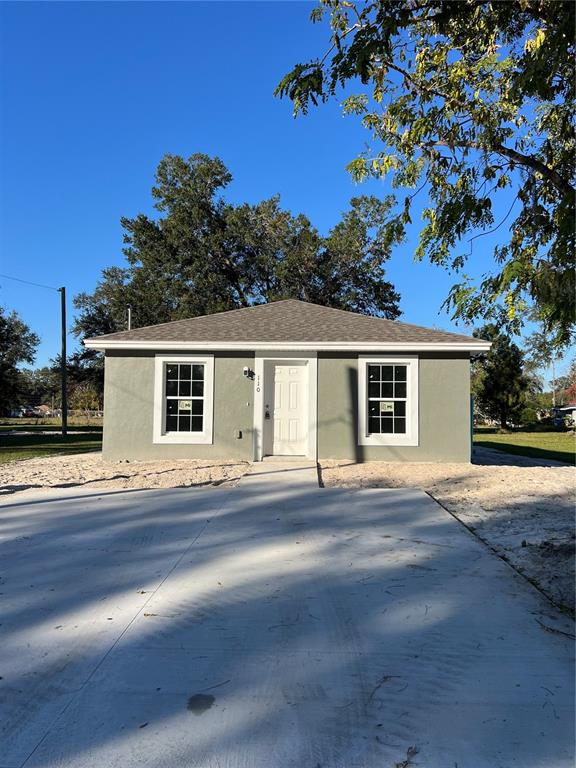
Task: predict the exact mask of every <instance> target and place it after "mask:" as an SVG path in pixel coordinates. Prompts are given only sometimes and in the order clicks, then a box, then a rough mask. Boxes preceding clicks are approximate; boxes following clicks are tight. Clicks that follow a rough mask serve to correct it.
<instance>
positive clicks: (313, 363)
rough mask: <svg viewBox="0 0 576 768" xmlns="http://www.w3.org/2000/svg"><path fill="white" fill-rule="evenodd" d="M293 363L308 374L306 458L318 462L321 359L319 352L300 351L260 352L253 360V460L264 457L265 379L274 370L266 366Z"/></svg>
mask: <svg viewBox="0 0 576 768" xmlns="http://www.w3.org/2000/svg"><path fill="white" fill-rule="evenodd" d="M290 360H292V361H294V362H299V363H304V365H305V367H306V370H307V371H308V380H307V385H308V441H307V451H306V458H307V459H311V460H313V461H316V459H317V456H318V450H317V413H318V357H317V354H316V352H311V351H310V350H306V351H305V352H302V353H301V354H299V353H298V350H295V351H294V352H290V353H288V354H286V353H284V352H277V351H275V350H273V349H271V350H263V351H261V352H260V351H257V352H256V353H255V357H254V430H253V434H254V450H253V456H254V461H262V458H263V454H264V423H265V420H264V405H265V403H264V391H265V384H268V383H269V382H266V381H265V376H266V373H267V372H268V371H273V370H274V368H273V367H272V366H271V365H266V363H276V362H277V363H284V362H289V361H290Z"/></svg>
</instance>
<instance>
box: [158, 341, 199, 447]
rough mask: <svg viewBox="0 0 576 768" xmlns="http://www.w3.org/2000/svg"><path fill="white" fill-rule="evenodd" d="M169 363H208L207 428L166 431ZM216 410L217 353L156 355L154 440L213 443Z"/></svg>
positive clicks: (160, 441) (171, 442) (177, 442)
mask: <svg viewBox="0 0 576 768" xmlns="http://www.w3.org/2000/svg"><path fill="white" fill-rule="evenodd" d="M169 363H189V364H194V363H202V364H203V365H204V431H203V432H170V433H168V434H167V433H166V428H165V425H166V408H165V395H166V377H165V375H164V369H165V366H166V365H167V364H169ZM213 414H214V355H202V356H201V357H199V356H197V355H194V356H192V355H156V358H155V363H154V431H153V434H154V437H153V442H154V443H168V444H181V443H186V444H188V445H206V444H211V443H212V434H213Z"/></svg>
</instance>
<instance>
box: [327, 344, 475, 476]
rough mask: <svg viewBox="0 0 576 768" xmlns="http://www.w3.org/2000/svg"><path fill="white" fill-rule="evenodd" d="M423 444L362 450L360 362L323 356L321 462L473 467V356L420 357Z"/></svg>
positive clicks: (330, 354) (443, 355)
mask: <svg viewBox="0 0 576 768" xmlns="http://www.w3.org/2000/svg"><path fill="white" fill-rule="evenodd" d="M419 425H420V428H419V444H418V445H417V446H373V445H370V446H365V445H364V446H360V445H358V439H357V436H358V356H357V355H353V354H351V355H348V356H346V355H345V354H344V353H341V352H340V353H337V354H332V353H321V354H319V356H318V458H319V459H351V460H353V461H358V462H360V461H371V460H372V461H374V460H377V461H434V462H441V461H451V462H469V461H470V453H471V440H470V360H469V357H468V354H467V353H461V354H460V353H451V354H449V355H447V354H444V353H440V352H438V353H434V354H431V353H419Z"/></svg>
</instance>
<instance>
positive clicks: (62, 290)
mask: <svg viewBox="0 0 576 768" xmlns="http://www.w3.org/2000/svg"><path fill="white" fill-rule="evenodd" d="M58 292H59V293H60V310H61V320H62V351H61V353H60V370H61V374H62V437H65V436H66V435H67V433H68V392H67V386H66V288H65V287H64V286H62V288H58Z"/></svg>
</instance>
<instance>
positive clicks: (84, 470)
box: [0, 453, 250, 497]
mask: <svg viewBox="0 0 576 768" xmlns="http://www.w3.org/2000/svg"><path fill="white" fill-rule="evenodd" d="M249 466H250V465H249V464H248V463H246V462H235V461H232V460H226V459H221V460H214V459H210V460H195V461H192V460H185V461H131V462H126V461H123V462H108V461H103V460H102V456H101V454H100V453H83V454H76V455H70V456H46V457H42V458H36V459H27V460H25V461H13V462H9V463H6V464H2V465H0V497H1V496H4V495H7V494H12V493H25V492H27V491H38V490H48V489H50V488H73V487H76V486H79V487H80V486H81V487H85V488H94V489H104V488H106V489H115V490H118V489H120V490H121V489H137V488H180V487H186V486H192V485H221V484H222V483H234V482H237V481H238V480H239V479H240V478H241V477H242V475H243V474H244V473H245V472H246V471H247V470H248V468H249Z"/></svg>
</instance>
